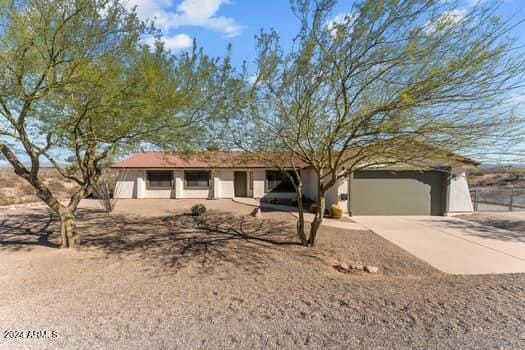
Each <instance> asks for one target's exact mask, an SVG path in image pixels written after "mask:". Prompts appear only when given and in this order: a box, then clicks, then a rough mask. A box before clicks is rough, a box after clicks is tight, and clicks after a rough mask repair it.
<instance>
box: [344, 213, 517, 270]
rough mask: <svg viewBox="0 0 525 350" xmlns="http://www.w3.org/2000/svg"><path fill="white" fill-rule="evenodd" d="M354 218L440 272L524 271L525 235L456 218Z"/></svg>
mask: <svg viewBox="0 0 525 350" xmlns="http://www.w3.org/2000/svg"><path fill="white" fill-rule="evenodd" d="M352 220H354V221H356V222H358V223H360V224H362V225H363V226H366V227H368V228H369V229H370V230H372V231H374V232H375V233H377V234H378V235H380V236H382V237H384V238H386V239H387V240H389V241H391V242H392V243H394V244H396V245H398V246H399V247H401V248H403V249H405V250H406V251H408V252H409V253H411V254H413V255H415V256H417V257H418V258H420V259H421V260H424V261H426V262H428V263H429V264H431V265H432V266H434V267H436V268H438V269H440V270H441V271H444V272H447V273H453V274H485V273H514V272H525V234H523V233H519V232H514V231H508V230H502V229H498V228H495V227H490V226H485V225H480V224H476V223H472V222H470V221H465V220H461V219H458V218H454V217H421V216H420V217H418V216H414V217H410V216H356V217H352Z"/></svg>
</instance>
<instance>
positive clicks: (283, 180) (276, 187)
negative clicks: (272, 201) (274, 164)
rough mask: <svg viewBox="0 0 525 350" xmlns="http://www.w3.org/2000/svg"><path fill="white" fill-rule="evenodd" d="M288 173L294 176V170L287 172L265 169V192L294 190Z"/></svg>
mask: <svg viewBox="0 0 525 350" xmlns="http://www.w3.org/2000/svg"><path fill="white" fill-rule="evenodd" d="M288 175H291V176H293V177H294V178H295V172H293V171H292V170H289V171H288V174H286V173H283V172H281V171H278V170H266V181H265V183H266V192H292V193H294V192H295V188H294V187H293V184H292V182H291V181H290V178H289V177H288Z"/></svg>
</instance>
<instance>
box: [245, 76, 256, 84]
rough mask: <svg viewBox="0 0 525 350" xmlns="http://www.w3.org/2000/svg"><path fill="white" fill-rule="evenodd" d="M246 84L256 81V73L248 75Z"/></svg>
mask: <svg viewBox="0 0 525 350" xmlns="http://www.w3.org/2000/svg"><path fill="white" fill-rule="evenodd" d="M247 80H248V84H250V85H253V84H255V82H256V81H257V75H256V74H253V75H250V76H249V77H248V79H247Z"/></svg>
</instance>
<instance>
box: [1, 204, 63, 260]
mask: <svg viewBox="0 0 525 350" xmlns="http://www.w3.org/2000/svg"><path fill="white" fill-rule="evenodd" d="M57 219H58V218H57V217H55V216H54V215H53V214H52V213H51V212H49V213H31V214H25V215H9V216H7V217H4V218H2V219H1V220H0V251H1V250H28V249H31V248H32V247H36V246H43V247H50V248H57V247H58V246H59V244H58V243H57V242H56V241H54V240H51V239H50V237H51V235H52V234H53V232H54V223H55V221H56V220H57Z"/></svg>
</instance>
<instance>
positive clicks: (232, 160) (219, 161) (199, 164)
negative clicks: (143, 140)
mask: <svg viewBox="0 0 525 350" xmlns="http://www.w3.org/2000/svg"><path fill="white" fill-rule="evenodd" d="M266 159H271V160H273V162H270V161H266V162H265V160H266ZM276 161H277V162H279V164H282V166H284V167H289V166H290V162H289V159H286V158H285V153H277V152H266V153H258V155H257V156H255V155H252V154H250V153H248V152H220V151H207V152H199V153H194V154H181V153H175V152H143V153H137V154H135V155H132V156H131V157H129V158H127V159H125V160H122V161H120V162H116V163H113V164H112V166H111V167H112V168H271V167H274V166H275V162H276ZM295 165H296V166H297V167H299V168H303V167H305V166H306V164H305V163H304V162H302V161H296V162H295Z"/></svg>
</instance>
